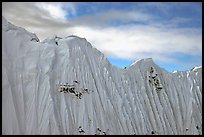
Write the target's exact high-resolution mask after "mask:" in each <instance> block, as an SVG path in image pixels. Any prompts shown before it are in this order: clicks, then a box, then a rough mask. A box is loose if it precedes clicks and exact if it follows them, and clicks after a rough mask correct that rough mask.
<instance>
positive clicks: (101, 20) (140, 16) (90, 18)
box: [72, 10, 152, 27]
mask: <svg viewBox="0 0 204 137" xmlns="http://www.w3.org/2000/svg"><path fill="white" fill-rule="evenodd" d="M151 19H152V16H150V15H148V14H144V13H141V12H136V11H122V10H110V11H106V12H102V13H94V14H91V15H84V16H81V17H79V18H76V19H74V20H73V21H72V22H73V24H75V25H81V26H92V27H93V26H96V27H104V26H108V25H110V23H111V22H113V21H114V22H118V23H128V22H132V21H137V22H145V21H149V20H151Z"/></svg>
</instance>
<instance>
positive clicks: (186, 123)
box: [2, 17, 202, 135]
mask: <svg viewBox="0 0 204 137" xmlns="http://www.w3.org/2000/svg"><path fill="white" fill-rule="evenodd" d="M2 134H93V135H94V134H101V135H103V134H136V135H139V134H140V135H145V134H150V135H151V134H160V135H166V134H202V67H196V68H194V69H192V70H189V71H178V72H175V73H169V72H167V71H165V70H164V69H162V68H160V67H159V66H157V65H156V64H155V63H154V62H153V60H152V59H151V58H147V59H141V60H139V61H137V62H135V63H134V64H132V65H131V66H129V67H128V68H127V69H121V68H117V67H115V66H113V65H111V64H110V63H109V61H108V60H107V59H106V57H105V56H104V55H103V54H102V53H101V52H99V51H98V50H97V49H95V48H93V47H92V46H91V44H90V43H89V42H87V40H86V39H84V38H79V37H77V36H69V37H66V38H59V37H57V36H54V37H53V38H49V39H46V40H44V41H43V42H39V40H38V38H37V36H36V35H35V34H33V33H30V32H28V31H26V30H25V29H23V28H20V27H16V26H14V25H12V24H11V23H9V22H7V21H6V19H5V18H4V17H2Z"/></svg>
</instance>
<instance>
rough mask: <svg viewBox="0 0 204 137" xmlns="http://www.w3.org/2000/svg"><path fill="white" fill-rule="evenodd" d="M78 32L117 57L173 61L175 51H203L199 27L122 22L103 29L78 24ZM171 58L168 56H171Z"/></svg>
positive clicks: (100, 48)
mask: <svg viewBox="0 0 204 137" xmlns="http://www.w3.org/2000/svg"><path fill="white" fill-rule="evenodd" d="M75 34H76V35H78V36H81V37H85V38H87V39H88V40H89V41H90V42H91V43H92V45H93V46H95V47H96V48H97V49H99V50H100V51H102V52H103V53H105V54H106V56H112V57H115V58H123V59H136V58H137V59H138V58H146V57H153V58H154V59H155V60H157V61H162V62H166V61H168V60H169V61H170V62H174V61H175V60H170V58H174V57H172V56H171V55H172V54H173V53H181V54H189V55H192V56H196V55H200V54H201V51H202V35H201V31H199V30H197V29H171V30H165V29H163V28H157V27H153V26H144V25H140V26H134V25H132V26H120V27H110V28H104V29H92V28H89V27H76V28H75ZM168 58H169V59H168Z"/></svg>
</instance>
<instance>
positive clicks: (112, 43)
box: [2, 2, 202, 66]
mask: <svg viewBox="0 0 204 137" xmlns="http://www.w3.org/2000/svg"><path fill="white" fill-rule="evenodd" d="M77 4H78V3H77ZM77 4H75V3H5V2H4V3H3V5H2V14H3V16H5V17H6V19H8V20H9V21H10V22H12V23H14V24H15V25H17V26H21V27H24V28H26V29H27V30H28V31H31V32H35V33H36V34H37V36H38V37H39V38H40V40H43V39H45V38H47V37H48V36H52V35H54V34H57V35H58V36H62V37H63V36H67V35H71V34H74V35H78V36H80V37H85V38H86V39H87V40H88V41H89V42H91V44H92V45H93V46H94V47H96V48H97V49H99V50H100V51H101V52H103V53H104V54H105V55H106V56H107V57H113V58H121V59H128V60H136V59H140V58H147V57H152V58H153V59H154V60H155V61H156V62H157V61H159V62H169V63H174V64H179V65H183V66H184V65H186V62H184V61H182V60H180V59H178V58H177V56H175V53H176V54H185V55H190V56H201V54H202V53H201V51H202V30H201V29H200V28H190V27H178V26H179V25H183V24H185V23H188V22H192V19H191V18H185V17H179V16H177V17H174V18H171V19H169V20H157V19H158V17H157V16H156V15H154V14H152V13H147V12H143V10H141V9H140V8H137V9H138V10H137V11H136V10H130V11H127V10H120V9H111V10H107V11H104V12H101V11H100V12H97V8H96V7H95V9H94V11H95V12H94V13H93V14H88V15H82V16H77V12H78V11H77ZM82 5H83V4H82ZM99 5H100V4H99ZM152 5H154V6H156V8H158V9H159V7H162V9H161V10H164V9H168V11H170V9H172V8H173V7H174V6H175V4H170V5H171V6H170V7H168V5H167V4H162V3H149V5H148V4H147V5H146V7H148V6H149V7H150V6H152ZM139 6H140V7H144V5H139ZM139 6H138V5H137V7H139ZM92 7H93V6H92ZM167 14H168V13H167ZM71 16H72V17H73V16H74V18H71ZM113 22H114V23H113ZM132 22H133V23H132ZM112 23H113V24H112ZM115 23H116V24H115ZM196 61H197V62H199V60H196ZM193 63H195V62H193V61H191V64H193Z"/></svg>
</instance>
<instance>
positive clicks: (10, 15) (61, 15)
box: [2, 2, 76, 40]
mask: <svg viewBox="0 0 204 137" xmlns="http://www.w3.org/2000/svg"><path fill="white" fill-rule="evenodd" d="M74 9H75V8H74V5H73V4H72V3H66V4H63V3H57V2H54V3H52V2H49V3H44V2H16V3H15V2H3V4H2V15H3V16H4V17H5V18H6V19H7V20H8V21H10V22H12V23H14V24H15V25H17V26H20V27H23V28H26V29H27V30H28V31H30V32H34V33H36V34H37V36H38V37H39V38H40V40H43V39H45V38H47V37H48V36H52V35H54V34H62V33H63V31H64V30H65V29H66V30H69V28H70V27H71V26H72V25H71V23H70V22H69V21H68V20H67V19H66V17H67V16H69V14H73V15H74V14H76V11H75V10H74ZM69 11H70V12H69ZM70 33H72V31H71V30H70Z"/></svg>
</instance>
